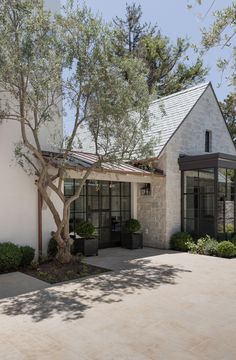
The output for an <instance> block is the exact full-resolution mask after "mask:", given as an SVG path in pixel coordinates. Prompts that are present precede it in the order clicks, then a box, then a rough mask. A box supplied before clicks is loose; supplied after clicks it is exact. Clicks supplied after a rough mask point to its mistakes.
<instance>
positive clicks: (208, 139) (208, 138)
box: [205, 130, 212, 152]
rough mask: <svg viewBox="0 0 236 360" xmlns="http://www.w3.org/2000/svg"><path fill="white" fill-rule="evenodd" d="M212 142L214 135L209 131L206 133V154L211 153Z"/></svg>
mask: <svg viewBox="0 0 236 360" xmlns="http://www.w3.org/2000/svg"><path fill="white" fill-rule="evenodd" d="M211 141H212V133H211V131H209V130H206V132H205V152H211Z"/></svg>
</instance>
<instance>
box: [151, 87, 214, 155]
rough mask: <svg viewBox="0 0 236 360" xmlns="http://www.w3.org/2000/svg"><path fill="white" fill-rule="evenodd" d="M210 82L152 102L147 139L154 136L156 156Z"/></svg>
mask: <svg viewBox="0 0 236 360" xmlns="http://www.w3.org/2000/svg"><path fill="white" fill-rule="evenodd" d="M209 85H210V83H204V84H200V85H197V86H194V87H191V88H189V89H186V90H183V91H179V92H177V93H174V94H172V95H168V96H165V97H162V98H160V99H158V100H155V101H153V102H152V103H151V104H150V108H149V111H150V117H151V124H152V125H151V127H150V130H149V132H148V133H147V140H148V139H150V138H151V137H154V138H155V139H156V141H157V144H156V145H155V147H154V153H155V156H159V155H160V153H161V152H162V150H163V149H164V147H165V146H166V144H167V143H168V141H169V140H170V138H171V137H172V136H173V134H174V133H175V131H176V130H177V129H178V127H179V126H180V125H181V123H182V122H183V121H184V119H185V118H186V116H187V115H188V114H189V113H190V111H191V110H192V109H193V107H194V105H195V104H196V103H197V101H198V100H199V98H200V97H201V95H202V94H203V93H204V92H205V90H206V89H207V87H208V86H209Z"/></svg>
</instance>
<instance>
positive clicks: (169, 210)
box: [138, 86, 236, 248]
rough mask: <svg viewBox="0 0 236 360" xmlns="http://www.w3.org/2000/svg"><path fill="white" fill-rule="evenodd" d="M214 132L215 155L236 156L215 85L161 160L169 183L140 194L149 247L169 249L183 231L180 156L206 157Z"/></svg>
mask: <svg viewBox="0 0 236 360" xmlns="http://www.w3.org/2000/svg"><path fill="white" fill-rule="evenodd" d="M206 130H209V131H211V132H212V149H211V150H212V152H213V153H216V152H221V153H226V154H232V155H236V150H235V147H234V144H233V142H232V139H231V137H230V134H229V132H228V129H227V126H226V124H225V121H224V119H223V117H222V114H221V111H220V109H219V106H218V104H217V100H216V98H215V96H214V93H213V91H212V88H211V86H208V87H207V89H206V91H205V92H204V93H203V95H202V96H201V97H200V99H199V100H198V101H197V103H196V104H195V106H194V107H193V109H192V110H191V112H190V113H189V114H188V116H187V117H186V119H185V120H184V121H183V123H182V124H181V125H180V126H179V128H178V129H177V131H176V132H175V133H174V135H173V136H172V138H171V139H170V140H169V142H168V143H167V145H166V146H165V147H164V149H163V150H162V152H161V154H160V157H159V158H158V168H160V169H162V170H163V171H164V174H165V176H166V178H165V180H162V181H160V179H159V182H158V183H157V184H153V193H152V195H151V196H150V198H149V199H148V197H147V196H144V197H142V196H140V195H138V218H139V220H140V221H141V223H142V225H143V228H144V241H145V245H149V246H154V247H160V248H168V246H169V239H170V237H171V235H172V234H173V233H175V232H176V231H179V230H180V228H181V172H180V171H179V165H178V158H179V156H180V154H185V155H203V154H206V153H205V132H206Z"/></svg>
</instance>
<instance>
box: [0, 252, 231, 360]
mask: <svg viewBox="0 0 236 360" xmlns="http://www.w3.org/2000/svg"><path fill="white" fill-rule="evenodd" d="M87 261H88V262H89V263H93V264H97V265H100V266H105V267H106V266H109V267H110V268H113V269H114V270H113V271H112V272H110V273H105V274H104V275H100V276H97V277H94V278H87V279H84V280H83V281H75V282H71V283H66V284H63V285H60V286H54V287H50V288H47V289H43V290H40V291H37V292H32V293H28V294H24V295H20V296H17V297H14V298H8V299H3V300H1V301H0V325H1V326H0V349H1V358H3V359H4V360H8V359H9V360H14V359H17V360H21V359H40V360H41V359H48V360H54V359H61V360H69V359H76V360H78V359H79V360H147V359H152V360H159V359H160V360H172V359H173V360H178V359H181V360H185V359H187V360H191V359H198V360H210V359H212V360H213V359H214V360H218V359H219V360H231V359H232V360H233V359H236V260H235V259H233V260H226V259H220V258H213V257H207V256H197V255H191V254H186V253H176V252H164V251H158V250H155V249H143V250H134V251H130V250H125V249H106V250H103V251H100V254H99V256H98V257H92V258H88V259H87Z"/></svg>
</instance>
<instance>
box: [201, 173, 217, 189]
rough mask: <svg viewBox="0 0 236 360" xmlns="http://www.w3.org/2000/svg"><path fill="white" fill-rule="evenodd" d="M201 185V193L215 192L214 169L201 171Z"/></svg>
mask: <svg viewBox="0 0 236 360" xmlns="http://www.w3.org/2000/svg"><path fill="white" fill-rule="evenodd" d="M199 187H200V192H201V193H213V192H214V169H204V170H201V171H199Z"/></svg>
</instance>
